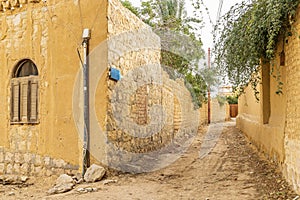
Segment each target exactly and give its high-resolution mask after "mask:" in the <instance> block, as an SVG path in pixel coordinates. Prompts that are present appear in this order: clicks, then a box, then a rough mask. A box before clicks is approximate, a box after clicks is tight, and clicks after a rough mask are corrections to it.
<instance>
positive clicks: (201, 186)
mask: <svg viewBox="0 0 300 200" xmlns="http://www.w3.org/2000/svg"><path fill="white" fill-rule="evenodd" d="M225 126H226V127H225V128H224V129H222V130H221V131H219V134H218V133H217V132H218V131H215V130H213V129H211V130H213V131H211V133H216V134H215V137H214V134H211V135H210V136H209V137H207V136H208V134H207V128H204V129H202V131H200V132H199V135H198V137H197V138H196V139H195V141H194V143H193V145H192V146H191V147H190V148H189V150H188V152H187V153H185V154H184V155H182V156H181V158H180V159H179V160H177V161H176V162H175V163H173V164H172V165H170V166H168V167H167V168H164V169H161V170H159V171H155V172H151V173H147V174H138V175H132V174H121V175H116V176H110V177H107V178H106V179H110V180H116V181H117V182H116V183H110V184H106V185H104V184H103V181H101V182H98V183H93V184H81V185H77V186H76V188H75V189H74V190H73V191H71V192H68V193H65V194H60V195H52V196H47V194H46V192H47V190H48V189H49V188H51V185H52V184H53V183H54V181H55V179H54V178H55V177H50V178H41V179H31V184H32V185H29V186H0V199H5V200H6V199H7V200H10V199H44V200H56V199H58V200H62V199H67V200H73V199H74V200H75V199H88V200H96V199H110V200H119V199H125V200H126V199H128V200H131V199H133V200H148V199H149V200H150V199H155V200H156V199H191V200H192V199H195V200H219V199H220V200H221V199H222V200H224V199H225V200H226V199H228V200H229V199H230V200H240V199H247V200H248V199H250V200H251V199H253V200H254V199H255V200H257V199H276V200H279V199H282V200H287V199H290V200H293V199H297V195H296V194H295V193H294V192H293V191H292V190H291V189H290V187H289V186H288V184H287V183H286V182H285V181H284V180H283V178H282V176H281V174H280V173H279V172H278V171H277V169H276V167H275V165H273V164H272V163H269V162H267V161H266V160H264V159H263V158H261V157H259V156H258V154H257V152H256V150H255V149H254V148H253V147H252V146H251V145H250V143H249V142H248V141H247V139H246V138H245V137H244V136H243V135H242V133H240V132H239V131H238V130H237V129H236V128H235V127H234V123H232V122H231V123H226V124H225ZM218 136H219V137H218ZM208 140H209V141H210V143H209V144H208V145H206V144H205V143H207V141H208ZM211 140H214V141H215V142H211ZM205 141H206V142H205ZM203 147H205V148H206V147H214V148H213V149H212V151H210V149H209V150H208V151H207V152H205V154H207V155H206V156H201V157H202V159H200V157H199V152H201V153H200V155H203ZM85 187H90V188H97V190H98V191H96V192H90V193H80V192H78V191H77V189H78V188H85Z"/></svg>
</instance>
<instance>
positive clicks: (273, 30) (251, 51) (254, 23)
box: [215, 0, 299, 96]
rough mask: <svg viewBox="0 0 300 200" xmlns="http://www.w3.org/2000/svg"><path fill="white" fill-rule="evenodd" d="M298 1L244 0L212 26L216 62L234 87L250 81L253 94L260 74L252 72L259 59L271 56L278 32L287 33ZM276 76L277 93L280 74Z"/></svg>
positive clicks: (256, 66)
mask: <svg viewBox="0 0 300 200" xmlns="http://www.w3.org/2000/svg"><path fill="white" fill-rule="evenodd" d="M298 5H299V0H252V1H250V2H249V1H247V2H246V1H244V2H242V3H239V4H236V5H235V6H233V7H232V8H231V9H230V11H229V12H228V13H227V14H226V15H224V17H223V18H222V20H220V21H219V24H218V25H217V26H216V27H215V31H216V32H217V33H218V34H217V35H219V38H215V44H216V45H215V52H216V54H217V55H216V62H217V64H218V68H219V69H220V70H221V71H222V72H225V73H227V75H228V77H229V80H230V81H231V83H232V84H233V85H234V87H236V88H243V87H244V86H246V85H248V84H251V86H252V88H253V89H254V91H255V93H256V96H257V92H258V91H257V89H256V87H257V85H258V84H259V82H260V77H259V76H258V75H253V74H254V73H256V72H257V71H258V67H259V65H260V62H261V60H264V61H266V62H270V61H272V60H273V59H274V58H275V52H276V46H277V44H278V38H279V36H283V37H287V36H290V35H291V25H292V23H293V19H294V18H295V15H296V10H297V8H298ZM272 67H273V69H272V70H271V71H274V65H272ZM277 70H279V69H278V68H277ZM276 77H277V81H278V84H280V85H279V86H278V89H279V91H278V93H281V92H280V89H281V90H282V83H281V81H280V77H281V76H280V75H277V76H276Z"/></svg>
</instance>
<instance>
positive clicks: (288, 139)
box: [237, 9, 300, 193]
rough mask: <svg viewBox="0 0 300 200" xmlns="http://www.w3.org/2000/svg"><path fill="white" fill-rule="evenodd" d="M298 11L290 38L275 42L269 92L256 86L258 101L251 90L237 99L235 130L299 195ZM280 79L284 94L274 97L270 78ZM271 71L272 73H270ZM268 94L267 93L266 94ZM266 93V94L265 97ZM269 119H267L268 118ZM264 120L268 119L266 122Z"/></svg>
mask: <svg viewBox="0 0 300 200" xmlns="http://www.w3.org/2000/svg"><path fill="white" fill-rule="evenodd" d="M299 29H300V9H298V12H297V15H296V22H295V23H294V24H293V30H295V31H293V36H291V37H287V38H282V37H280V38H279V39H278V41H279V43H278V45H277V52H276V54H275V55H276V58H275V59H274V61H272V62H271V63H270V69H272V67H273V69H274V72H273V73H272V74H271V76H270V83H268V84H269V85H270V86H269V89H268V88H264V90H263V89H262V88H263V85H264V84H265V85H266V84H267V83H265V82H264V76H263V77H262V80H263V81H262V82H263V85H259V86H258V88H257V89H258V90H259V91H260V99H261V100H260V101H259V102H257V101H256V100H255V98H254V93H253V91H252V89H251V88H250V87H248V88H246V90H245V94H243V95H241V97H240V98H239V111H240V114H239V116H238V120H237V126H238V127H239V128H240V129H241V130H242V131H243V132H244V133H245V134H246V135H247V136H248V137H249V138H250V139H251V140H252V141H253V142H254V143H255V144H256V145H257V146H258V147H259V149H260V150H261V151H262V152H264V153H265V155H266V156H268V157H269V158H270V159H272V160H275V161H276V162H277V163H278V164H279V166H280V167H281V169H282V170H283V174H284V175H285V177H286V178H287V180H288V181H289V182H290V184H291V185H292V186H293V187H294V189H295V190H296V191H298V192H299V193H300V125H299V124H300V114H299V113H300V112H299V107H300V98H299V97H300V89H299V88H300V82H299V79H300V45H299V38H298V32H299ZM283 50H284V52H285V65H284V66H280V64H279V63H280V56H279V55H280V53H281V52H282V51H283ZM278 70H279V72H280V73H279V74H280V75H281V82H283V91H282V92H283V93H282V94H281V95H277V94H276V91H277V85H278V82H277V81H276V80H275V78H274V77H273V75H278V73H277V72H278ZM271 71H272V70H271ZM268 90H269V91H268ZM266 91H267V92H269V100H270V101H269V111H268V109H266V107H264V106H265V105H266V104H268V102H266V99H267V98H263V96H264V95H265V94H266ZM264 93H265V94H264ZM268 115H270V117H269V118H267V116H268ZM266 118H267V119H266Z"/></svg>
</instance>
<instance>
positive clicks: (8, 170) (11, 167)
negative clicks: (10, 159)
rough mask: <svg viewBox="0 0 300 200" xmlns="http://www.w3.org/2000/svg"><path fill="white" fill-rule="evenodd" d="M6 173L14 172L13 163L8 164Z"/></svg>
mask: <svg viewBox="0 0 300 200" xmlns="http://www.w3.org/2000/svg"><path fill="white" fill-rule="evenodd" d="M6 173H7V174H13V165H12V164H11V163H9V164H8V165H7V166H6Z"/></svg>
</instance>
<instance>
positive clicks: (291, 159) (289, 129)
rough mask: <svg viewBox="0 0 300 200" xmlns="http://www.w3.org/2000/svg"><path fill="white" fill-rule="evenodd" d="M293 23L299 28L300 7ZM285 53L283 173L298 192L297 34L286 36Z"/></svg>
mask: <svg viewBox="0 0 300 200" xmlns="http://www.w3.org/2000/svg"><path fill="white" fill-rule="evenodd" d="M296 16H297V20H296V23H295V24H294V25H293V27H294V28H295V30H297V32H299V30H300V18H299V16H300V9H298V12H297V15H296ZM285 55H286V65H285V67H286V77H287V78H286V103H287V105H286V128H285V138H284V140H285V142H284V149H285V163H284V173H285V175H286V177H287V179H288V180H289V182H290V183H291V184H292V185H293V186H294V188H295V189H296V190H297V191H298V192H299V193H300V111H299V108H300V89H299V88H300V82H299V79H300V46H299V38H298V35H297V34H295V35H294V36H292V37H290V38H287V41H286V44H285Z"/></svg>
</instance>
